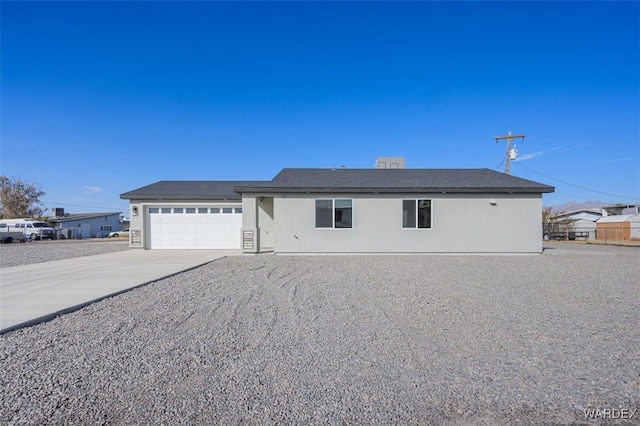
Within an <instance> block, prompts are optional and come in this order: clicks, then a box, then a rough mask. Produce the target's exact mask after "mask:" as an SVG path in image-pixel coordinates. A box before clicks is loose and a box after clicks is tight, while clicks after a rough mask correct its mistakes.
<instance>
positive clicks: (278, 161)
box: [0, 1, 640, 214]
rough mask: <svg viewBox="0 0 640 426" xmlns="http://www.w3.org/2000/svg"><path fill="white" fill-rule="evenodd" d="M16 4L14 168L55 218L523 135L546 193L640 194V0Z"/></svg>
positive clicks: (415, 160)
mask: <svg viewBox="0 0 640 426" xmlns="http://www.w3.org/2000/svg"><path fill="white" fill-rule="evenodd" d="M0 7H1V20H2V21H1V24H2V34H1V36H2V38H1V43H2V44H1V48H2V58H1V59H2V62H1V67H2V75H1V95H2V98H1V107H2V110H1V119H2V128H1V137H2V152H1V154H2V159H1V167H2V174H4V175H7V176H9V177H12V178H22V179H25V180H29V181H31V182H34V183H38V184H40V186H41V187H42V189H43V190H44V191H45V192H46V195H45V196H44V197H43V200H44V201H45V207H46V208H48V209H49V210H48V211H47V213H50V209H51V208H53V207H64V208H65V210H66V211H67V212H69V213H81V212H96V211H123V212H125V214H127V212H128V206H127V202H126V201H125V200H120V199H119V194H121V193H123V192H127V191H130V190H133V189H136V188H139V187H141V186H144V185H148V184H150V183H153V182H156V181H158V180H245V179H247V180H269V179H271V178H272V177H273V176H274V175H275V174H276V173H277V172H278V171H279V170H280V169H281V168H283V167H327V168H329V167H332V166H333V165H336V166H341V165H345V166H346V167H350V168H360V167H366V168H368V167H373V165H374V163H375V159H376V157H377V156H404V157H405V159H406V166H407V167H409V168H423V167H425V168H467V167H472V168H483V167H486V168H490V169H498V170H500V171H502V170H504V165H503V164H501V163H502V161H503V159H504V156H505V143H504V141H503V142H499V143H496V142H495V140H494V137H495V136H498V135H504V134H506V133H507V132H508V131H512V132H513V133H524V134H526V139H525V141H524V143H522V144H520V143H518V151H519V159H518V161H516V162H512V163H511V174H513V175H517V176H520V177H524V178H527V179H532V180H535V181H539V182H542V183H545V184H549V185H553V186H555V187H556V193H554V194H548V195H545V197H544V201H543V202H544V204H545V205H558V204H561V203H563V202H566V201H578V202H582V201H587V200H601V201H605V202H612V203H615V202H622V203H633V202H634V201H635V202H638V201H639V200H640V34H639V26H640V24H639V23H640V8H639V3H638V2H635V1H629V2H531V3H528V2H470V3H467V2H401V3H398V2H396V3H390V2H389V3H386V2H375V3H369V2H236V3H226V2H185V3H178V2H157V3H155V2H46V3H40V2H7V1H3V2H2V3H1V6H0ZM583 188H586V189H583ZM587 189H590V190H592V191H588V190H587ZM593 191H599V192H593ZM603 193H606V194H603ZM607 194H612V195H607ZM634 199H635V200H634Z"/></svg>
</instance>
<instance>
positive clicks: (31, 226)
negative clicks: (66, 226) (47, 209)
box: [0, 218, 56, 240]
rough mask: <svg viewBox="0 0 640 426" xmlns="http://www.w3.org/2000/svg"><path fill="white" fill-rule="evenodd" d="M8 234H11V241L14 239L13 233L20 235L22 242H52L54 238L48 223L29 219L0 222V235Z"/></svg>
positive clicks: (53, 231) (52, 230) (53, 230)
mask: <svg viewBox="0 0 640 426" xmlns="http://www.w3.org/2000/svg"><path fill="white" fill-rule="evenodd" d="M8 232H10V233H12V234H13V235H11V238H12V239H13V240H15V239H16V238H14V235H15V234H14V233H15V232H20V233H22V239H23V240H26V239H30V240H45V239H50V240H52V239H54V238H55V237H56V230H55V229H53V228H52V227H50V226H49V224H48V223H46V222H43V221H41V220H35V219H31V218H19V219H2V220H0V234H5V233H8ZM8 237H9V236H7V238H8Z"/></svg>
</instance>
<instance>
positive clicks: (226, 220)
mask: <svg viewBox="0 0 640 426" xmlns="http://www.w3.org/2000/svg"><path fill="white" fill-rule="evenodd" d="M146 210H147V211H146V215H147V220H146V223H147V226H148V229H147V247H148V248H150V249H239V248H240V233H241V228H242V207H240V206H232V205H226V206H225V205H207V206H202V205H201V206H177V205H172V206H150V207H147V209H146Z"/></svg>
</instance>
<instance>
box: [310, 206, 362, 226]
mask: <svg viewBox="0 0 640 426" xmlns="http://www.w3.org/2000/svg"><path fill="white" fill-rule="evenodd" d="M352 227H353V200H351V199H332V200H316V228H352Z"/></svg>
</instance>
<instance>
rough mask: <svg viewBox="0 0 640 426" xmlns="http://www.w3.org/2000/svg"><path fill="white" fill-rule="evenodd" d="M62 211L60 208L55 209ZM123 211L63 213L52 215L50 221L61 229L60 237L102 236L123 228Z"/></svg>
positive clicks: (57, 211) (57, 228)
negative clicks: (121, 214) (121, 219)
mask: <svg viewBox="0 0 640 426" xmlns="http://www.w3.org/2000/svg"><path fill="white" fill-rule="evenodd" d="M54 212H56V213H58V214H59V212H60V209H54ZM120 213H121V212H107V213H78V214H64V213H63V214H62V215H61V216H54V217H52V218H51V219H50V220H49V222H50V223H51V224H52V225H53V226H54V228H56V230H58V231H59V235H60V238H68V239H77V238H95V237H98V238H101V237H106V236H107V234H109V232H111V231H120V230H121V229H123V226H122V223H121V221H120Z"/></svg>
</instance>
